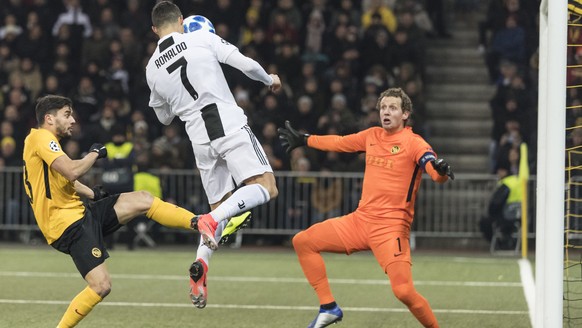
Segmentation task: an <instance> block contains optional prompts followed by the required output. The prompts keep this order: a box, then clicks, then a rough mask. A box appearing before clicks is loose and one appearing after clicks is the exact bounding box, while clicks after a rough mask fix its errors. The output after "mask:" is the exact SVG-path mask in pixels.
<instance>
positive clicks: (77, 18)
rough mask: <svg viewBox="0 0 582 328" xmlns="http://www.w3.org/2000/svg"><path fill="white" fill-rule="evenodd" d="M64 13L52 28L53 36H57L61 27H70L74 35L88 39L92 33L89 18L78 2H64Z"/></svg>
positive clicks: (76, 0)
mask: <svg viewBox="0 0 582 328" xmlns="http://www.w3.org/2000/svg"><path fill="white" fill-rule="evenodd" d="M63 2H64V3H65V7H66V11H65V12H63V13H61V14H59V16H58V18H57V21H56V22H55V25H54V26H53V30H52V33H53V36H57V35H58V34H59V30H60V29H61V27H62V26H63V25H70V26H71V28H72V29H73V30H74V32H73V33H74V34H80V35H82V36H83V37H85V38H88V37H90V36H91V34H92V33H93V26H92V25H91V21H90V20H89V16H88V15H87V14H86V13H84V12H83V8H82V7H81V3H80V1H79V0H64V1H63Z"/></svg>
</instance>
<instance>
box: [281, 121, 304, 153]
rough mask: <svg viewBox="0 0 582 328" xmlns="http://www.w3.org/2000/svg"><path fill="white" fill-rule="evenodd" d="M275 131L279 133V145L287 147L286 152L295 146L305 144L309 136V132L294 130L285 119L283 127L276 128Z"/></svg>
mask: <svg viewBox="0 0 582 328" xmlns="http://www.w3.org/2000/svg"><path fill="white" fill-rule="evenodd" d="M277 132H278V133H279V139H281V145H282V146H283V147H284V148H287V149H286V150H287V153H290V152H291V151H292V150H293V149H295V148H297V147H301V146H305V145H307V138H309V134H307V133H300V132H299V131H297V130H295V129H294V128H292V127H291V123H289V121H285V127H284V128H278V129H277Z"/></svg>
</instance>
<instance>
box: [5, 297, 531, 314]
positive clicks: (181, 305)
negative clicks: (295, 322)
mask: <svg viewBox="0 0 582 328" xmlns="http://www.w3.org/2000/svg"><path fill="white" fill-rule="evenodd" d="M69 303H70V301H51V300H11V299H0V304H26V305H30V304H39V305H68V304H69ZM99 306H116V307H119V306H122V307H170V308H193V306H192V304H185V303H143V302H108V301H103V302H101V303H99ZM206 307H207V308H215V309H245V310H282V311H313V310H314V309H317V307H316V306H288V305H268V304H266V305H248V304H208V305H206ZM342 310H344V311H346V312H392V313H394V312H400V313H407V312H408V309H406V308H371V307H342ZM433 311H434V312H436V313H449V314H492V315H500V314H504V315H524V314H527V311H497V310H470V309H433Z"/></svg>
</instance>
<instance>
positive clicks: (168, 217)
mask: <svg viewBox="0 0 582 328" xmlns="http://www.w3.org/2000/svg"><path fill="white" fill-rule="evenodd" d="M146 216H147V217H148V218H150V219H152V220H154V221H156V222H158V223H159V224H161V225H163V226H166V227H170V228H182V229H192V228H191V227H190V220H191V219H192V218H193V217H194V216H195V214H194V213H192V212H190V211H188V210H185V209H183V208H181V207H179V206H176V205H174V204H170V203H167V202H164V201H163V200H161V199H159V198H158V197H154V202H153V203H152V207H150V209H149V211H148V212H147V213H146Z"/></svg>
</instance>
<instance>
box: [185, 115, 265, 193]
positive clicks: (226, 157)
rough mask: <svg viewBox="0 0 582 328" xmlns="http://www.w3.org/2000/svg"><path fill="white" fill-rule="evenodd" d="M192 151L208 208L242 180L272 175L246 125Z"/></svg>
mask: <svg viewBox="0 0 582 328" xmlns="http://www.w3.org/2000/svg"><path fill="white" fill-rule="evenodd" d="M192 148H193V149H194V157H195V158H196V165H197V166H198V169H199V170H200V177H201V178H202V186H203V187H204V190H205V191H206V196H207V197H208V202H209V203H210V204H214V203H217V202H219V201H220V200H221V199H222V198H223V197H224V195H226V194H227V193H228V192H229V191H232V190H233V189H234V188H235V186H238V185H240V184H241V183H242V182H243V181H245V180H246V179H248V178H250V177H253V176H257V175H261V174H263V173H265V172H273V169H272V168H271V165H270V164H269V160H268V159H267V155H266V154H265V151H264V150H263V147H262V146H261V144H260V143H259V141H258V140H257V137H255V135H254V134H253V132H252V131H251V128H249V126H248V125H245V126H243V127H242V128H241V129H240V130H238V131H237V132H235V133H232V134H229V135H227V136H224V137H220V138H218V139H215V140H212V141H210V142H209V143H205V144H201V145H200V144H194V143H193V144H192ZM233 179H234V182H233ZM235 183H236V185H235Z"/></svg>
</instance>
